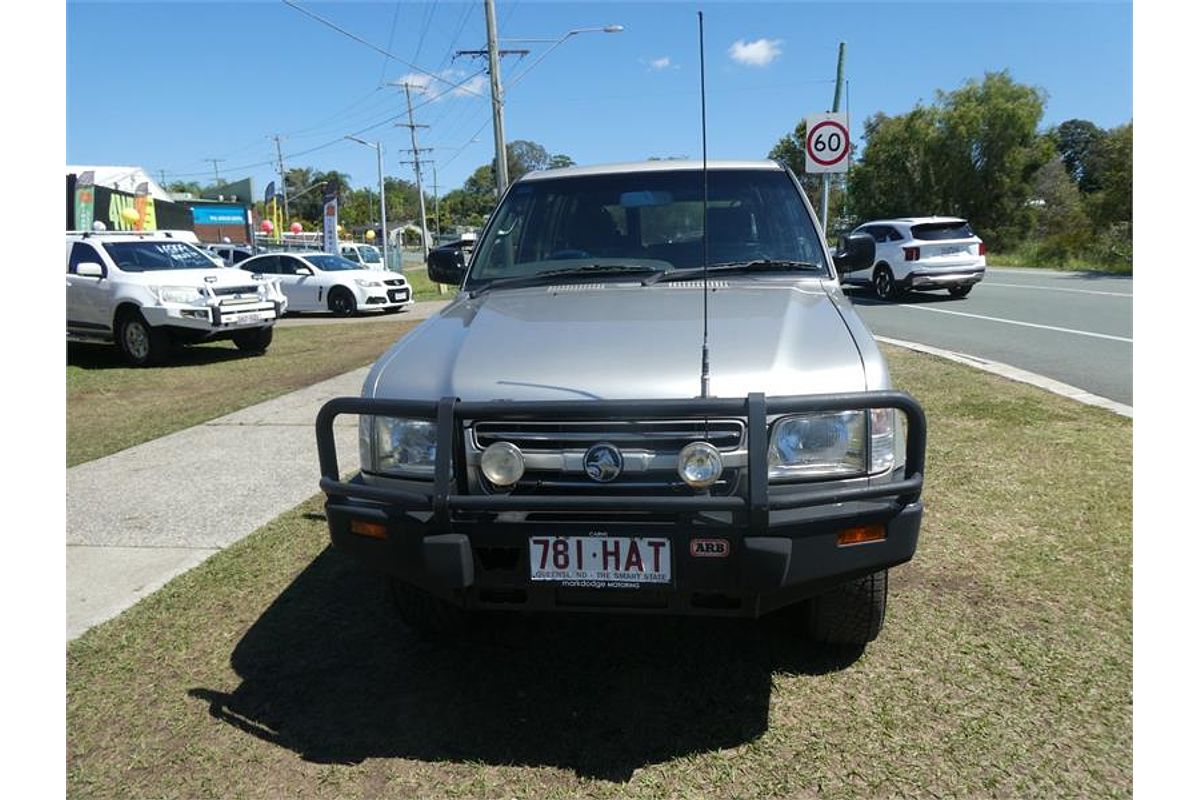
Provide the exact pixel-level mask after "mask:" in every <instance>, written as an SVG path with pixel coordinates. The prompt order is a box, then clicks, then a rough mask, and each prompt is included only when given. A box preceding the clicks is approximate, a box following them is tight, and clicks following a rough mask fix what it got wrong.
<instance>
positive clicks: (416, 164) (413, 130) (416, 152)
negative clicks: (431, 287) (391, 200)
mask: <svg viewBox="0 0 1200 800" xmlns="http://www.w3.org/2000/svg"><path fill="white" fill-rule="evenodd" d="M404 98H405V100H406V101H407V102H408V122H407V123H405V122H398V123H396V124H397V125H398V126H400V127H404V128H408V132H409V133H410V134H411V135H412V148H411V150H412V154H413V172H415V173H416V176H417V200H418V201H419V202H420V204H421V258H422V260H427V259H428V258H429V244H428V243H427V242H426V241H425V237H426V236H427V235H428V234H429V225H428V222H427V221H426V219H425V192H424V191H422V189H421V155H420V154H421V152H422V150H421V148H419V147H417V128H428V127H429V126H428V125H418V124H416V123H415V122H413V115H412V92H411V91H410V89H409V85H408V84H407V83H406V84H404ZM429 149H430V148H428V147H427V148H425V152H428V151H429Z"/></svg>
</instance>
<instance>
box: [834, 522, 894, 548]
mask: <svg viewBox="0 0 1200 800" xmlns="http://www.w3.org/2000/svg"><path fill="white" fill-rule="evenodd" d="M886 538H887V529H886V528H885V527H884V526H883V525H860V526H859V527H857V528H846V529H845V530H842V531H839V532H838V538H837V543H838V547H845V546H846V545H848V544H864V543H865V542H879V541H882V540H884V539H886Z"/></svg>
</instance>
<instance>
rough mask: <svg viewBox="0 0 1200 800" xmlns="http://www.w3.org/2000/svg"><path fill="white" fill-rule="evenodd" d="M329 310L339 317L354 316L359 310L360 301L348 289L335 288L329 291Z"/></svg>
mask: <svg viewBox="0 0 1200 800" xmlns="http://www.w3.org/2000/svg"><path fill="white" fill-rule="evenodd" d="M329 310H330V311H332V312H333V313H334V314H335V315H337V316H339V317H352V316H354V312H356V311H358V301H357V300H355V299H354V295H352V294H350V291H349V290H348V289H341V288H339V289H334V290H333V291H332V292H330V293H329Z"/></svg>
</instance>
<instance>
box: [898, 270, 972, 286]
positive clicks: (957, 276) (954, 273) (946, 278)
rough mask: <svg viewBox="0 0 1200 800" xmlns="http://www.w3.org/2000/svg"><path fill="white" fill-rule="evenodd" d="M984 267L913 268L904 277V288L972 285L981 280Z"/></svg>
mask: <svg viewBox="0 0 1200 800" xmlns="http://www.w3.org/2000/svg"><path fill="white" fill-rule="evenodd" d="M985 271H986V268H985V267H940V268H937V269H919V268H918V269H914V270H913V271H912V272H910V273H909V274H908V277H906V278H905V279H904V285H905V288H906V289H946V288H949V287H951V286H972V285H974V284H976V283H979V282H980V281H981V280H983V274H984V272H985Z"/></svg>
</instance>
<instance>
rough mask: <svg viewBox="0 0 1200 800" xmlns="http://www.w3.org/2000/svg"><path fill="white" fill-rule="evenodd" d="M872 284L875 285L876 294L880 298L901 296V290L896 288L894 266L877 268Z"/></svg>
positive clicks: (886, 298) (891, 298) (889, 298)
mask: <svg viewBox="0 0 1200 800" xmlns="http://www.w3.org/2000/svg"><path fill="white" fill-rule="evenodd" d="M871 285H872V286H873V287H875V296H876V297H878V298H879V299H880V300H894V299H895V298H896V297H897V296H899V291H897V289H896V279H895V277H894V276H893V275H892V268H891V267H889V266H887V265H884V266H881V267H877V268H876V269H875V275H874V277H872V278H871Z"/></svg>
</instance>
